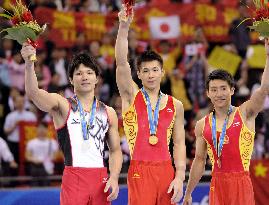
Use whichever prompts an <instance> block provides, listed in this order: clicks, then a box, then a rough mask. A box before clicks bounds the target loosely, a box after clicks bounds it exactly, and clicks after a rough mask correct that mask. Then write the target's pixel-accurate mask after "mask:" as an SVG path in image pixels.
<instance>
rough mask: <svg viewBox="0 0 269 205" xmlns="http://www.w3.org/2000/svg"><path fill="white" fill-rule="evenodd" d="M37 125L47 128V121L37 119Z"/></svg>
mask: <svg viewBox="0 0 269 205" xmlns="http://www.w3.org/2000/svg"><path fill="white" fill-rule="evenodd" d="M39 126H41V127H45V128H48V123H46V122H45V121H39V122H38V124H37V127H39Z"/></svg>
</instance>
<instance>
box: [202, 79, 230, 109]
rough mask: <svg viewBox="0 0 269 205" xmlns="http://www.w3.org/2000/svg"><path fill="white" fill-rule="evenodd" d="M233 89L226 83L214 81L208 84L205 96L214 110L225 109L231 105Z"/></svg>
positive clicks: (218, 80)
mask: <svg viewBox="0 0 269 205" xmlns="http://www.w3.org/2000/svg"><path fill="white" fill-rule="evenodd" d="M233 94H234V88H233V87H231V86H230V85H229V84H228V82H227V81H225V80H220V79H215V80H211V81H210V82H209V84H208V90H207V96H208V97H209V98H210V100H211V102H212V103H213V105H214V107H215V108H225V107H227V106H229V105H230V104H231V97H232V95H233Z"/></svg>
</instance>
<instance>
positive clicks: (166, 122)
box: [123, 91, 175, 161]
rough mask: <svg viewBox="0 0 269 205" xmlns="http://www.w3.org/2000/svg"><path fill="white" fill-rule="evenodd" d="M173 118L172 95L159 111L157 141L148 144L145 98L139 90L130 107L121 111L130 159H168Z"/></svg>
mask: <svg viewBox="0 0 269 205" xmlns="http://www.w3.org/2000/svg"><path fill="white" fill-rule="evenodd" d="M174 120H175V106H174V102H173V97H172V96H168V100H167V103H166V106H165V107H164V108H163V109H161V110H160V111H159V123H158V127H157V133H156V135H157V137H158V143H157V144H156V145H151V144H149V137H150V130H149V121H148V114H147V106H146V102H145V98H144V96H143V94H142V92H141V91H139V92H138V93H137V95H136V96H135V100H134V102H133V104H132V105H131V106H130V108H129V109H128V110H127V111H126V112H125V113H123V125H124V131H125V134H126V137H127V140H128V144H129V149H130V155H131V159H132V160H140V161H163V160H170V159H171V156H170V153H169V148H168V146H169V142H170V139H171V135H172V130H173V126H174Z"/></svg>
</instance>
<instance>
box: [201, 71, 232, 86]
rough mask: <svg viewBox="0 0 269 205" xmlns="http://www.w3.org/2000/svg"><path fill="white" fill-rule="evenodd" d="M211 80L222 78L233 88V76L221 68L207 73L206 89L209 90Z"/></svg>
mask: <svg viewBox="0 0 269 205" xmlns="http://www.w3.org/2000/svg"><path fill="white" fill-rule="evenodd" d="M212 80H223V81H226V82H227V83H228V85H229V86H230V88H234V87H235V81H234V78H233V76H232V75H231V74H230V73H229V72H227V71H225V70H222V69H217V70H214V71H212V72H211V73H209V75H208V77H207V79H206V89H207V90H209V82H210V81H212Z"/></svg>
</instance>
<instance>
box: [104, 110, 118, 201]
mask: <svg viewBox="0 0 269 205" xmlns="http://www.w3.org/2000/svg"><path fill="white" fill-rule="evenodd" d="M107 111H108V115H109V119H110V127H109V138H108V147H109V170H110V178H109V180H108V182H107V184H106V187H105V190H104V191H105V192H107V191H108V190H109V188H111V194H110V195H109V196H108V201H112V200H114V199H116V198H117V197H118V193H119V185H118V179H119V174H120V171H121V166H122V152H121V147H120V137H119V132H118V117H117V114H116V112H115V110H114V109H113V108H111V107H107Z"/></svg>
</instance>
